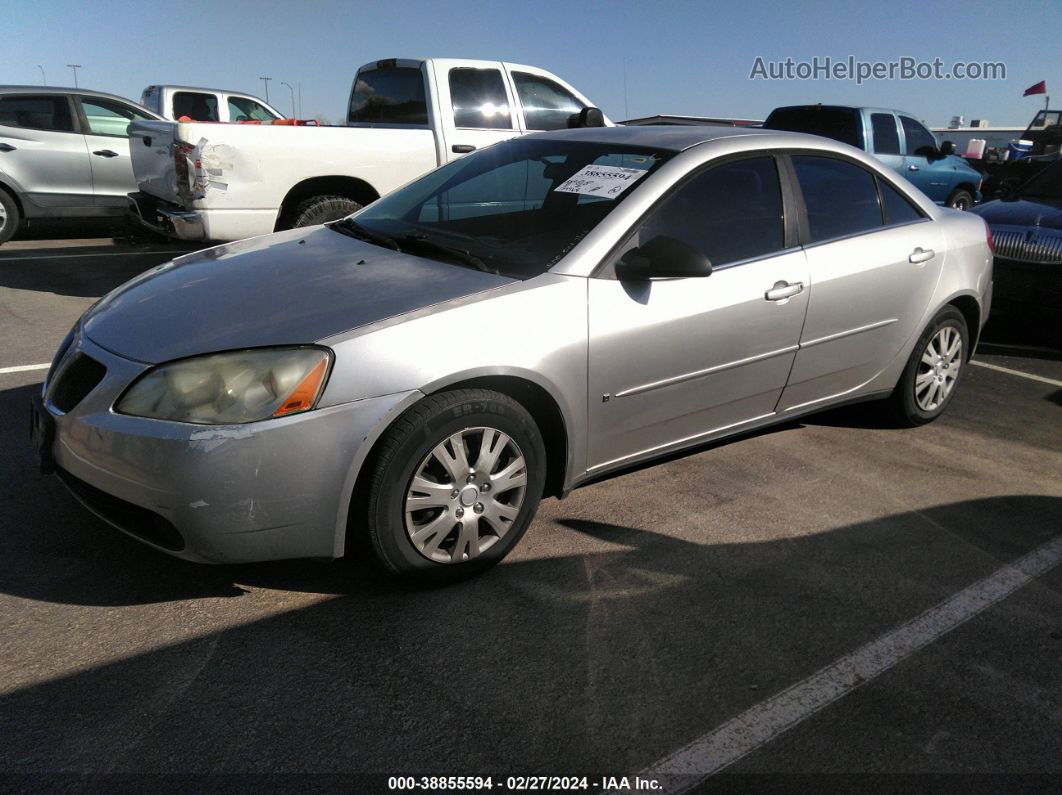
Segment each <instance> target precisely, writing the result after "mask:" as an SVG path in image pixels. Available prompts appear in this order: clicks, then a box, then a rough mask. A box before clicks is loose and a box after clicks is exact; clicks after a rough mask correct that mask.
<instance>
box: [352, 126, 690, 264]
mask: <svg viewBox="0 0 1062 795" xmlns="http://www.w3.org/2000/svg"><path fill="white" fill-rule="evenodd" d="M672 154H673V153H671V152H658V151H655V150H652V149H646V148H642V147H632V146H623V145H616V144H601V143H589V142H574V141H557V140H532V139H516V140H511V141H505V142H503V143H500V144H496V145H494V146H491V147H489V148H487V149H483V150H482V151H479V152H476V153H474V154H471V155H469V156H467V157H465V158H462V159H460V160H456V161H454V162H452V163H450V164H448V165H446V166H443V167H442V168H439V169H437V170H436V171H433V172H431V173H430V174H428V175H427V176H425V177H422V178H421V179H419V180H417V181H416V182H414V183H412V184H411V185H408V186H406V187H405V188H403V189H401V190H399V191H397V192H395V193H393V194H391V195H390V196H388V197H386V198H384V199H381V200H379V201H377V202H376V203H375V204H373V205H372V206H371V207H369V208H368V209H366V210H365V211H364V212H362V213H360V214H359V215H358V216H357V219H356V220H357V223H358V224H359V225H360V226H363V227H365V228H366V229H368V230H370V231H372V232H376V233H377V234H381V235H386V236H388V237H390V238H392V239H394V240H395V241H396V242H397V243H398V245H399V246H400V247H401V248H402V249H406V248H407V246H408V249H409V250H410V252H411V253H413V254H416V255H418V256H429V257H435V258H438V259H444V260H447V259H448V258H447V257H446V254H445V252H442V253H441V252H440V251H439V250H438V249H429V248H427V247H425V246H423V245H421V246H419V247H418V245H417V243H418V241H423V240H428V241H432V242H435V243H439V244H442V245H445V246H447V247H450V248H452V249H458V250H460V251H464V252H467V253H468V254H470V255H472V256H473V257H476V258H478V259H480V260H482V261H483V263H484V264H485V265H486V268H487V269H488V270H491V271H496V272H498V273H501V274H503V275H505V276H512V277H514V278H517V279H528V278H531V277H532V276H537V275H538V274H540V273H544V272H545V271H547V270H549V268H550V267H551V266H552V265H554V264H555V263H556V262H557V261H558V260H559V259H560V258H561V257H562V256H563V255H564V254H565V253H567V252H568V251H569V250H570V249H571V247H572V246H573V245H574V244H575V243H576V242H578V241H579V240H581V239H582V238H583V237H584V236H585V235H586V234H587V233H588V232H589V231H590V230H591V229H593V228H594V227H595V226H596V225H597V224H599V223H600V222H601V221H602V219H604V218H605V216H606V215H608V214H609V212H610V211H611V210H612V208H613V207H615V206H616V205H617V204H618V203H619V202H621V201H623V200H624V199H625V198H626V197H627V196H628V195H630V193H632V192H633V190H634V189H635V188H636V187H637V185H638V184H640V183H641V182H642V179H641V178H638V179H633V180H631V181H630V182H628V183H626V184H624V185H623V186H622V187H620V188H619V189H618V190H616V189H615V183H608V182H606V183H601V182H598V183H595V182H594V180H593V179H592V178H591V179H590V180H587V181H584V182H581V183H580V185H579V186H578V187H577V188H576V189H578V190H580V191H584V190H585V191H590V190H593V189H594V185H595V184H597V185H598V189H597V191H596V192H600V193H606V194H607V193H608V192H609V191H610V190H611V191H612V196H611V198H610V197H608V196H603V195H594V194H592V193H583V192H578V193H572V192H563V191H558V190H557V189H558V188H560V187H561V186H562V185H563V183H565V182H566V181H567V180H568V179H569V178H571V177H573V176H575V175H576V174H577V173H578V172H580V171H581V170H582V169H584V168H585V167H587V166H609V167H619V168H625V169H635V170H637V171H639V172H645V173H646V174H648V173H651V172H652V171H654V170H655V169H657V168H658V167H659V166H660V165H661V164H662V163H663V162H665V161H666V160H667V159H668V158H670V157H671V155H672ZM604 173H605V174H606V176H607V175H608V174H609V173H614V172H609V171H608V169H604ZM582 176H584V175H580V177H582ZM592 176H593V175H591V177H592ZM602 184H604V185H605V187H603V188H602V187H601V185H602ZM572 189H573V186H572V185H568V186H566V187H565V191H567V190H572ZM448 261H450V260H448Z"/></svg>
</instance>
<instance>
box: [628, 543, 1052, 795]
mask: <svg viewBox="0 0 1062 795" xmlns="http://www.w3.org/2000/svg"><path fill="white" fill-rule="evenodd" d="M1059 563H1062V536H1059V537H1057V538H1055V539H1054V540H1052V541H1048V542H1047V543H1046V544H1043V545H1041V546H1039V547H1037V548H1036V549H1034V550H1033V551H1032V552H1030V553H1029V554H1027V555H1025V556H1024V557H1022V558H1020V559H1018V560H1017V561H1015V562H1014V563H1012V564H1010V565H1008V566H1004V567H1003V568H1001V569H999V570H998V571H996V572H995V573H994V574H992V575H990V576H989V577H986V578H985V579H983V580H980V581H979V582H976V583H974V584H973V585H971V586H969V587H968V588H964V589H963V590H961V591H959V592H958V593H957V594H955V595H954V596H952V597H951V598H949V599H946V600H945V601H943V602H941V603H940V604H938V605H937V606H936V607H933V608H930V609H929V610H927V611H926V612H924V613H922V615H920V616H918V617H917V618H915V619H913V620H911V621H908V622H907V623H906V624H902V625H900V626H899V627H897V628H896V629H894V630H892V631H890V632H887V633H886V634H884V635H882V636H881V637H879V638H877V639H876V640H872V641H871V642H870V643H867V644H866V645H865V646H862V647H860V648H859V649H856V650H855V651H854V652H852V653H851V654H848V655H846V656H844V657H842V658H840V659H839V660H837V661H836V662H833V663H831V664H830V665H827V666H826V667H825V668H823V669H821V670H820V671H818V672H817V673H815V674H812V675H811V676H809V677H808V678H807V679H804V680H803V681H801V682H798V683H797V684H795V685H793V686H792V687H790V688H789V689H788V690H784V691H782V692H781V693H779V694H778V695H776V696H774V697H772V698H769V699H767V700H766V701H763V702H760V703H759V704H757V705H756V706H754V707H752V708H751V709H749V710H747V711H745V712H744V713H742V714H741V715H739V716H737V717H736V718H733V719H732V720H729V721H727V722H726V723H724V724H722V725H721V726H719V727H718V728H716V729H714V730H713V731H711V732H709V733H708V734H705V735H702V736H701V737H698V738H697V739H696V740H694V741H693V742H692V743H690V744H689V745H687V746H685V747H684V748H680V749H679V750H678V751H675V752H674V753H672V754H670V755H669V756H667V757H665V758H663V759H661V760H660V761H659V762H657V763H655V764H654V765H652V766H650V767H649V768H647V769H646V770H644V771H642V772H641V773H639V774H638V775H639V777H640V778H643V779H645V778H655V779H657V780H658V781H660V783H661V784H662V785H663V786H664V789H665V791H666V792H676V793H677V792H687V791H689V790H690V789H693V788H694V787H696V786H698V785H699V784H701V783H702V782H703V781H704V780H705V779H707V778H708V777H709V776H712V775H714V774H715V773H718V772H719V771H720V770H722V769H723V768H725V767H727V766H728V765H732V764H733V763H734V762H737V761H738V760H739V759H741V758H742V757H744V756H746V755H747V754H750V753H752V752H753V751H755V750H757V749H758V748H761V747H762V746H764V745H766V744H767V743H769V742H771V741H772V740H774V739H775V738H777V737H778V736H779V735H781V734H782V733H783V732H786V731H788V730H789V729H792V728H793V727H794V726H796V725H797V724H799V723H801V722H802V721H804V720H806V719H807V718H810V717H811V716H812V715H814V714H815V713H816V712H818V711H820V710H822V709H824V708H825V707H828V706H829V705H830V704H833V703H834V702H835V701H838V700H839V699H841V698H843V697H844V696H846V695H848V694H849V693H851V692H852V691H853V690H855V689H856V688H857V687H859V686H860V685H862V684H865V683H866V682H869V681H871V680H872V679H874V678H876V677H877V676H880V675H881V674H883V673H885V672H886V671H888V670H889V669H890V668H892V667H893V666H894V665H896V664H897V663H899V662H902V661H903V660H905V659H907V658H908V657H910V656H911V655H913V654H915V653H916V652H918V651H919V650H920V649H922V648H924V647H926V646H928V645H929V644H930V643H932V642H933V641H935V640H937V639H938V638H940V637H941V636H943V635H945V634H947V633H948V632H951V631H952V630H953V629H955V628H957V627H959V626H961V625H962V624H964V623H966V622H967V621H969V620H970V619H971V618H974V617H975V616H976V615H978V614H979V613H981V612H982V611H984V610H987V609H988V608H990V607H992V606H993V605H995V604H998V603H999V602H1001V601H1003V600H1004V599H1006V598H1007V597H1008V596H1010V595H1011V594H1012V593H1014V592H1015V591H1016V590H1018V589H1019V588H1021V587H1022V586H1023V585H1026V584H1028V583H1029V582H1031V581H1032V580H1033V579H1035V578H1036V577H1039V576H1040V575H1043V574H1046V573H1047V572H1048V571H1050V570H1051V569H1053V568H1054V567H1055V566H1057V565H1058V564H1059Z"/></svg>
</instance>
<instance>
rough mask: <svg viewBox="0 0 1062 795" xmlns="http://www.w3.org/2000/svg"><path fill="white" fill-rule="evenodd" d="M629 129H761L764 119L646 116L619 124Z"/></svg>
mask: <svg viewBox="0 0 1062 795" xmlns="http://www.w3.org/2000/svg"><path fill="white" fill-rule="evenodd" d="M619 123H620V124H625V125H627V126H629V127H639V126H648V125H660V124H675V125H688V124H694V125H697V124H700V125H705V126H708V127H759V126H760V125H761V124H763V120H762V119H727V118H723V117H721V116H669V115H661V116H646V117H644V118H641V119H627V120H626V121H621V122H619Z"/></svg>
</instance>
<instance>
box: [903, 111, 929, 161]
mask: <svg viewBox="0 0 1062 795" xmlns="http://www.w3.org/2000/svg"><path fill="white" fill-rule="evenodd" d="M900 124H902V125H903V134H904V137H905V138H906V139H907V154H909V155H927V154H932V152H935V151H936V149H937V139H936V138H934V137H933V133H931V132H930V131H929V130H927V129H926V128H925V127H923V126H922V125H921V124H919V123H918V122H916V121H915V120H914V119H909V118H908V117H906V116H901V117H900ZM927 150H928V151H927Z"/></svg>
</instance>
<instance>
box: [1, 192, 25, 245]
mask: <svg viewBox="0 0 1062 795" xmlns="http://www.w3.org/2000/svg"><path fill="white" fill-rule="evenodd" d="M21 221H22V216H21V214H20V213H19V211H18V205H17V204H15V200H14V199H12V198H11V195H10V194H9V193H8V192H7V191H6V190H3V189H2V188H0V244H3V243H6V242H7V241H8V240H10V239H11V238H12V237H14V235H15V232H17V231H18V225H19V223H21Z"/></svg>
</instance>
